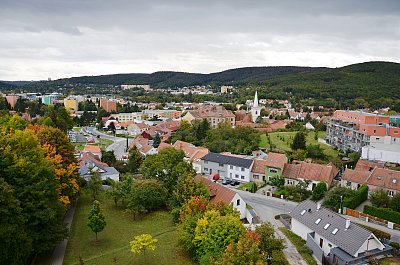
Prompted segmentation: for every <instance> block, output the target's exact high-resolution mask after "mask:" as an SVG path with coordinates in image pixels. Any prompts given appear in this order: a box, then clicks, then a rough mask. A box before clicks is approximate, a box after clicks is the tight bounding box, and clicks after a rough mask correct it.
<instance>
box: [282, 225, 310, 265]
mask: <svg viewBox="0 0 400 265" xmlns="http://www.w3.org/2000/svg"><path fill="white" fill-rule="evenodd" d="M279 230H281V231H282V233H284V234H285V236H286V237H287V238H288V239H289V240H290V241H291V242H292V243H293V245H294V246H295V247H296V249H297V251H298V252H299V253H300V255H301V256H302V257H303V258H304V260H305V261H306V262H307V263H308V264H309V265H317V262H316V261H315V259H314V257H313V256H312V251H311V250H310V249H309V248H308V247H307V246H306V241H305V240H303V239H302V238H301V237H299V236H298V235H296V234H295V233H293V232H292V231H290V230H288V229H286V228H284V227H280V228H279Z"/></svg>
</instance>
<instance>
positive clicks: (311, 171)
mask: <svg viewBox="0 0 400 265" xmlns="http://www.w3.org/2000/svg"><path fill="white" fill-rule="evenodd" d="M338 172H339V170H338V168H337V167H336V166H335V165H333V164H331V163H330V164H328V165H320V164H314V163H306V162H300V163H299V164H285V166H284V168H283V171H282V176H283V177H284V179H285V185H297V184H298V183H299V181H307V180H308V181H310V183H309V185H308V187H307V190H310V191H312V190H314V188H315V187H316V186H317V184H318V183H320V182H323V183H325V184H326V186H327V189H329V187H330V186H331V185H332V182H333V179H334V178H335V177H336V176H337V174H338Z"/></svg>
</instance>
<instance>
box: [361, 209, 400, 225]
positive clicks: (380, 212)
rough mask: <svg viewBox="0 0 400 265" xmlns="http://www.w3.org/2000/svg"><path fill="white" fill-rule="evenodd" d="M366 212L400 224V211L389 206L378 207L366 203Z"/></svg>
mask: <svg viewBox="0 0 400 265" xmlns="http://www.w3.org/2000/svg"><path fill="white" fill-rule="evenodd" d="M364 213H366V214H369V215H372V216H375V217H378V218H381V219H385V220H388V221H390V222H393V223H396V224H400V213H398V212H395V211H393V210H392V209H389V208H377V207H374V206H369V205H365V206H364Z"/></svg>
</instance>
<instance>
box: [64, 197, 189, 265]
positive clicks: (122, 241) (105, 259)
mask: <svg viewBox="0 0 400 265" xmlns="http://www.w3.org/2000/svg"><path fill="white" fill-rule="evenodd" d="M100 201H101V204H102V208H103V212H104V215H105V217H106V222H107V226H106V228H105V229H104V231H102V232H100V233H99V234H98V241H97V242H96V240H95V234H94V233H93V232H92V231H91V230H90V228H89V227H88V226H87V222H88V219H87V215H88V212H89V210H90V208H91V206H92V202H93V198H91V197H90V196H89V195H88V194H85V193H83V194H82V195H81V196H80V198H79V202H78V206H77V209H76V212H75V217H74V221H73V224H72V231H71V236H70V238H69V241H68V246H67V251H66V255H65V258H64V265H72V264H76V265H80V260H79V259H80V257H82V260H83V261H84V264H85V265H91V264H93V265H103V264H104V265H109V264H149V265H150V264H171V265H175V264H176V265H178V264H179V265H180V264H182V265H186V264H188V265H189V264H194V263H193V262H192V261H191V259H190V258H189V257H187V256H185V254H184V253H183V252H181V251H180V249H179V248H178V247H177V236H176V226H175V225H174V223H173V222H172V220H171V215H170V214H169V213H168V212H167V211H157V212H153V213H150V214H147V215H144V216H143V217H141V218H137V220H136V221H134V220H133V218H132V215H130V214H127V213H125V212H124V209H123V208H122V207H120V208H116V207H115V205H114V203H113V201H112V200H111V199H107V198H105V197H104V194H102V196H101V198H100ZM140 234H151V235H153V236H155V238H157V239H158V242H157V244H156V246H157V248H156V250H155V251H148V252H146V256H144V255H143V254H134V253H131V252H130V247H129V242H130V241H131V240H132V238H133V237H134V236H136V235H140Z"/></svg>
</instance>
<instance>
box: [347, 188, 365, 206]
mask: <svg viewBox="0 0 400 265" xmlns="http://www.w3.org/2000/svg"><path fill="white" fill-rule="evenodd" d="M366 199H368V186H367V185H361V186H360V187H359V188H358V190H357V192H356V194H355V195H354V196H353V197H351V198H345V199H344V202H343V206H344V207H347V208H350V209H353V210H354V209H355V208H357V207H358V206H359V205H360V204H361V203H363V202H364V201H365V200H366Z"/></svg>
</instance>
